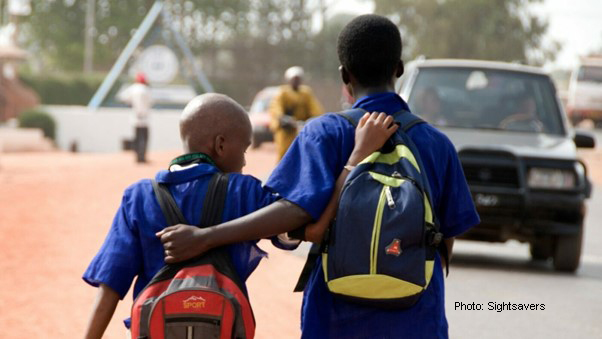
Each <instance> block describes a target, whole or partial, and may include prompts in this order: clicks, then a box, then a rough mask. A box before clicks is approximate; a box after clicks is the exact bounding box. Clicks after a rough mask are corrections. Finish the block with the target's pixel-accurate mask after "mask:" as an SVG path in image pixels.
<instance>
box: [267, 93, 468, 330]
mask: <svg viewBox="0 0 602 339" xmlns="http://www.w3.org/2000/svg"><path fill="white" fill-rule="evenodd" d="M357 107H360V108H363V109H365V110H367V111H369V112H373V111H377V112H386V113H388V114H393V113H396V112H398V111H400V110H402V109H405V110H409V108H408V106H407V104H406V103H405V102H404V101H403V99H402V98H401V97H399V96H398V95H397V94H395V93H380V94H375V95H370V96H366V97H363V98H361V99H360V100H358V101H357V102H356V103H355V105H354V108H357ZM408 135H409V136H410V138H412V140H413V141H414V143H415V144H416V147H417V148H418V152H419V154H420V156H421V158H422V161H423V163H424V167H425V171H426V173H427V176H428V179H429V183H430V187H431V190H432V195H433V200H434V209H435V213H436V215H437V217H438V220H439V221H440V223H441V232H442V233H443V234H444V235H445V237H446V238H449V237H454V236H456V235H459V234H461V233H463V232H464V231H466V230H467V229H469V228H470V227H471V226H473V225H475V224H477V223H478V222H479V217H478V214H477V213H476V210H475V208H474V205H473V202H472V199H471V195H470V192H469V190H468V186H467V184H466V179H465V177H464V174H463V172H462V167H461V165H460V162H459V160H458V156H457V153H456V151H455V149H454V146H453V145H452V143H451V142H450V141H449V139H448V138H447V137H446V136H445V135H443V134H442V133H441V132H439V131H438V130H436V129H435V128H434V127H432V126H431V125H428V124H419V125H416V126H414V127H413V128H411V129H410V131H409V132H408ZM354 138H355V129H354V128H353V126H352V125H351V124H350V123H349V122H348V121H346V120H345V119H343V118H342V117H339V116H337V115H335V114H326V115H324V116H321V117H319V118H316V119H314V120H312V121H311V122H309V123H308V124H307V125H306V126H305V128H304V129H303V130H302V131H301V132H300V134H299V136H298V137H297V139H295V141H294V142H293V144H292V145H291V147H290V148H289V150H288V152H287V153H286V155H285V156H284V158H283V159H282V161H281V162H280V164H279V165H278V167H277V168H276V169H275V170H274V172H273V173H272V175H271V177H270V178H269V179H268V181H267V184H266V186H268V187H270V188H271V189H273V190H274V191H276V192H278V193H279V194H280V195H281V196H282V197H283V198H284V199H287V200H290V201H291V202H293V203H295V204H297V205H298V206H300V207H301V208H303V209H304V210H306V211H307V212H308V213H309V214H311V216H312V217H313V218H314V219H318V218H319V217H320V215H321V214H322V211H323V210H324V208H325V207H326V205H327V203H328V201H329V200H330V197H331V195H332V192H333V189H334V185H335V181H336V179H337V178H338V176H339V174H340V172H341V171H342V169H343V166H344V165H345V163H346V162H347V159H348V158H349V155H350V154H351V151H352V150H353V146H354ZM435 259H436V260H435V270H434V273H433V277H432V280H431V282H430V284H429V286H428V288H427V290H426V291H425V292H424V293H423V295H422V296H421V297H420V300H419V301H418V303H417V304H416V305H414V306H413V307H411V308H409V309H405V310H391V311H390V310H382V309H376V308H369V307H364V306H359V305H356V304H353V303H349V302H346V301H342V300H340V299H335V298H333V296H332V295H331V294H330V293H329V291H328V288H327V286H326V283H325V282H324V275H323V272H322V265H321V260H319V259H318V260H317V262H316V266H315V267H314V269H313V271H312V274H311V276H310V279H309V282H308V284H307V286H306V287H305V291H304V295H303V306H302V311H301V329H302V337H303V338H447V336H448V334H447V333H448V325H447V320H446V317H445V308H444V306H445V305H444V284H443V271H442V269H441V265H440V263H441V259H440V258H439V256H438V255H437V256H436V258H435Z"/></svg>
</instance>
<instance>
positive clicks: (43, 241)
mask: <svg viewBox="0 0 602 339" xmlns="http://www.w3.org/2000/svg"><path fill="white" fill-rule="evenodd" d="M273 154H274V152H273V148H272V146H271V145H266V146H264V147H263V148H262V149H260V150H258V151H250V152H249V153H248V157H247V160H248V165H247V167H246V168H245V173H248V174H253V175H256V176H257V177H259V178H261V179H265V178H266V176H267V175H268V174H269V171H270V170H271V169H272V167H273V164H275V162H276V158H275V156H274V155H273ZM177 155H178V152H163V153H153V154H150V160H151V163H150V164H146V165H136V164H135V163H134V156H133V155H132V154H129V153H120V154H69V153H60V152H59V153H23V154H0V232H1V233H0V239H1V240H2V247H3V248H2V249H1V250H0V254H1V255H2V256H1V257H0V272H2V273H0V312H1V315H0V329H2V330H1V331H2V335H0V337H2V338H4V339H12V338H77V337H82V333H83V330H84V328H85V325H86V322H87V319H88V315H89V312H90V309H91V305H92V303H93V301H94V298H95V296H96V289H95V288H92V287H90V286H88V285H87V284H86V283H84V282H83V280H82V279H81V275H82V273H83V272H84V270H85V269H86V267H87V265H88V263H89V262H90V260H91V259H92V257H93V256H94V254H95V253H96V251H97V250H98V249H99V247H100V245H101V244H102V241H103V240H104V237H105V235H106V232H107V231H108V229H109V227H110V225H111V221H112V219H113V215H114V213H115V211H116V209H117V207H118V205H119V203H120V201H121V194H122V193H123V190H124V189H125V188H126V187H127V186H128V185H130V184H131V183H133V182H135V181H137V180H139V179H141V178H149V177H154V174H155V173H156V172H157V171H158V170H160V169H162V168H165V167H166V165H167V164H168V162H169V160H171V159H172V158H173V157H175V156H177ZM261 247H262V248H263V249H264V250H266V251H268V252H269V253H270V257H269V259H268V260H264V261H263V262H262V264H261V265H259V268H258V269H257V271H256V272H255V273H254V274H253V275H252V276H251V278H250V279H249V281H248V287H249V291H250V296H251V303H252V305H253V308H254V310H255V317H256V320H257V335H256V337H257V338H298V337H299V335H300V331H299V309H300V303H301V295H300V294H297V293H295V294H293V293H292V292H291V291H292V289H293V286H294V283H295V281H296V280H295V279H296V277H297V275H298V274H299V272H300V271H301V267H302V265H303V259H302V258H300V257H298V256H295V255H292V254H290V253H286V252H283V251H279V250H277V249H275V248H274V247H273V246H272V245H271V244H270V243H269V242H262V243H261ZM131 302H132V297H131V294H130V295H128V296H127V297H126V298H125V299H124V301H122V302H120V303H119V306H118V308H117V311H116V314H115V316H114V317H113V320H112V321H111V323H110V325H109V327H108V329H107V332H106V335H105V338H119V339H122V338H124V337H125V330H124V327H123V325H122V319H124V318H126V317H127V316H128V315H129V307H130V306H131Z"/></svg>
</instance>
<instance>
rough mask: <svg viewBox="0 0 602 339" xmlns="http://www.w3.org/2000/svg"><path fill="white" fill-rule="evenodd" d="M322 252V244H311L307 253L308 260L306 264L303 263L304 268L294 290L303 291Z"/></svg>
mask: <svg viewBox="0 0 602 339" xmlns="http://www.w3.org/2000/svg"><path fill="white" fill-rule="evenodd" d="M321 254H322V250H321V246H320V245H318V244H311V248H310V249H309V253H308V254H307V260H305V265H303V270H301V274H300V275H299V279H297V284H296V285H295V289H294V290H293V292H303V290H304V289H305V285H307V282H308V281H309V276H310V275H311V272H312V271H313V270H314V267H315V266H316V260H318V258H319V257H320V255H321Z"/></svg>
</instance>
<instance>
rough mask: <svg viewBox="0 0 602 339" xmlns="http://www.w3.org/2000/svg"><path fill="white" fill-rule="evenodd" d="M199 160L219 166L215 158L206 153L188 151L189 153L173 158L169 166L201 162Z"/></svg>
mask: <svg viewBox="0 0 602 339" xmlns="http://www.w3.org/2000/svg"><path fill="white" fill-rule="evenodd" d="M199 162H204V163H207V164H210V165H213V166H215V167H217V165H216V164H215V161H213V159H211V157H210V156H208V155H207V154H205V153H188V154H184V155H181V156H179V157H177V158H175V159H173V160H172V161H171V162H170V163H169V167H171V166H173V165H179V166H183V165H186V164H190V163H199Z"/></svg>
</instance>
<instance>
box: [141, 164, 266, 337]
mask: <svg viewBox="0 0 602 339" xmlns="http://www.w3.org/2000/svg"><path fill="white" fill-rule="evenodd" d="M227 189H228V175H226V174H222V173H216V174H215V175H214V176H213V177H212V178H211V181H210V182H209V188H208V190H207V193H206V195H205V201H204V203H203V212H202V216H201V221H200V223H199V225H200V227H208V226H212V225H216V224H218V223H220V222H221V218H222V213H223V210H224V205H225V199H226V193H227ZM153 190H154V192H155V195H156V197H157V201H158V202H159V206H160V207H161V210H162V211H163V214H164V216H165V219H166V220H167V222H168V224H169V225H176V224H188V222H187V221H186V219H185V218H184V216H183V215H182V212H181V211H180V209H179V208H178V206H177V205H176V203H175V201H174V199H173V197H172V196H171V193H170V192H169V189H168V187H167V186H166V185H165V184H159V183H157V182H156V181H153ZM131 333H132V339H142V338H149V339H150V338H152V339H171V338H174V339H175V338H186V339H187V338H195V339H196V338H220V339H226V338H228V339H231V338H253V336H254V334H255V319H254V317H253V311H252V309H251V304H250V303H249V299H248V296H247V293H246V289H245V288H244V285H243V284H242V282H241V280H240V278H239V276H238V274H237V273H236V270H235V269H234V266H233V264H232V261H231V259H230V256H229V254H228V251H227V249H226V248H224V247H220V248H216V249H213V250H211V251H209V252H207V253H206V254H203V255H201V256H199V257H197V258H193V259H190V260H187V261H185V262H182V263H178V264H172V265H166V266H164V267H163V268H162V269H161V270H160V271H159V272H158V273H157V274H156V275H155V276H154V277H153V279H152V280H151V282H150V283H149V284H148V285H147V286H146V287H145V288H144V289H143V290H142V292H140V294H139V295H138V296H137V297H136V300H134V305H133V306H132V325H131Z"/></svg>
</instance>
